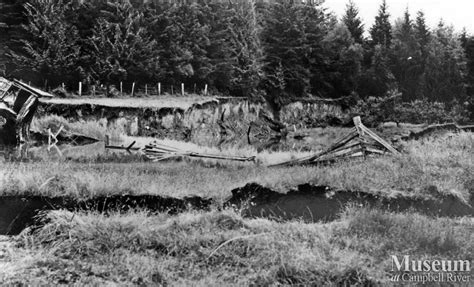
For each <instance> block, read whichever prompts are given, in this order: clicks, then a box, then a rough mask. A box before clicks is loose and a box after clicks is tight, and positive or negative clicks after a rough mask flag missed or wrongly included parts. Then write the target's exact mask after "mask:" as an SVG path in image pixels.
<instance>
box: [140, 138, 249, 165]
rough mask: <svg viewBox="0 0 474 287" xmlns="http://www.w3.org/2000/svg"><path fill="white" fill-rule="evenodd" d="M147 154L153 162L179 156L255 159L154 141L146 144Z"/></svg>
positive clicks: (145, 150)
mask: <svg viewBox="0 0 474 287" xmlns="http://www.w3.org/2000/svg"><path fill="white" fill-rule="evenodd" d="M144 152H145V156H146V157H147V158H148V159H150V160H152V161H153V162H157V161H162V160H166V159H172V158H179V157H194V158H203V159H218V160H230V161H241V162H246V161H247V162H249V161H252V162H253V161H255V156H251V157H240V156H225V155H215V154H205V153H198V152H193V151H184V150H180V149H178V148H175V147H171V146H168V145H164V144H159V143H156V142H154V143H152V144H149V145H146V146H145V149H144Z"/></svg>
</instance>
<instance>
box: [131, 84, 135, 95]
mask: <svg viewBox="0 0 474 287" xmlns="http://www.w3.org/2000/svg"><path fill="white" fill-rule="evenodd" d="M134 95H135V82H133V84H132V97H133V96H134Z"/></svg>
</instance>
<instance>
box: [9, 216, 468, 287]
mask: <svg viewBox="0 0 474 287" xmlns="http://www.w3.org/2000/svg"><path fill="white" fill-rule="evenodd" d="M43 221H44V224H45V225H44V226H42V227H40V228H39V229H35V230H25V231H24V232H23V233H22V234H21V235H20V236H18V237H16V238H15V241H16V242H17V247H16V248H14V249H12V250H10V253H7V254H9V255H8V256H6V259H7V260H11V263H10V264H11V266H10V268H8V269H5V270H4V272H3V274H2V275H3V282H6V283H9V284H10V283H11V284H14V283H22V284H25V283H26V284H33V285H36V284H80V285H83V284H99V285H103V284H124V285H129V284H144V285H150V284H158V285H167V284H172V285H194V286H222V285H252V284H254V285H269V284H270V285H271V284H285V285H286V284H289V285H295V284H303V285H317V286H323V285H327V284H329V285H354V284H360V285H371V284H383V283H388V282H389V279H390V275H391V274H393V272H392V271H391V264H392V262H391V257H390V256H391V255H397V256H403V255H406V254H409V255H410V257H411V258H413V259H414V260H424V259H428V260H434V259H438V260H440V259H450V260H452V259H453V258H456V259H463V260H471V261H472V260H473V259H474V253H473V250H474V249H473V248H472V242H473V234H474V225H473V223H472V221H471V220H469V219H466V220H464V219H461V220H459V219H447V218H430V217H426V216H422V215H419V214H413V213H399V214H397V213H389V212H386V211H381V210H369V209H366V208H353V207H350V208H348V209H347V210H346V211H345V212H344V213H343V214H342V215H341V218H340V219H339V220H337V221H335V222H332V223H328V224H318V223H312V224H307V223H302V222H298V221H293V222H286V223H278V222H274V221H270V220H266V219H244V218H242V217H241V216H240V215H239V214H238V213H235V212H233V211H211V212H205V213H196V212H192V213H184V214H180V215H177V216H169V215H166V214H157V215H149V214H146V213H143V212H130V213H127V214H121V215H119V214H113V215H110V216H106V215H103V214H97V213H94V212H89V213H70V212H65V211H53V212H50V213H48V214H46V215H45V216H44V218H43ZM464 275H465V274H464Z"/></svg>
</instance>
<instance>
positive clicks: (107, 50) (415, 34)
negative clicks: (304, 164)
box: [0, 0, 474, 120]
mask: <svg viewBox="0 0 474 287" xmlns="http://www.w3.org/2000/svg"><path fill="white" fill-rule="evenodd" d="M144 2H147V3H144ZM178 2H179V3H178ZM321 2H322V1H287V0H278V1H258V0H249V1H236V2H229V1H220V0H217V1H185V2H182V1H160V0H158V1H105V0H99V1H72V0H55V1H39V0H38V1H36V0H35V1H8V0H5V1H0V23H4V25H0V34H1V35H2V38H0V49H5V50H6V53H2V54H4V55H3V56H1V55H0V70H4V73H5V74H7V75H9V76H14V77H21V78H23V79H24V80H25V81H32V82H33V83H34V84H36V85H38V86H40V87H45V86H46V87H52V88H55V87H57V86H61V85H62V83H65V86H66V89H68V90H69V91H74V92H75V91H77V87H78V82H79V81H81V82H83V84H84V86H83V93H84V94H85V93H86V92H87V91H88V90H89V91H90V90H91V87H92V85H94V86H95V87H96V90H97V93H101V88H100V87H101V85H104V87H111V86H115V88H107V90H108V91H109V94H110V95H117V93H118V91H119V89H120V86H119V83H120V82H123V83H124V85H123V88H124V89H125V90H126V92H130V89H131V87H132V82H136V84H137V86H136V89H135V92H137V90H138V86H140V87H141V89H143V88H144V85H145V84H148V87H149V88H150V89H155V88H156V87H155V86H156V85H157V83H158V82H160V83H162V92H163V93H165V92H171V90H170V89H171V87H174V92H177V91H178V90H180V86H181V83H184V84H185V87H186V89H187V91H188V92H191V91H192V92H194V93H196V92H198V91H201V90H203V89H204V86H205V85H208V87H209V90H210V91H213V92H219V93H223V94H229V95H234V96H244V97H249V98H253V99H259V98H260V97H261V96H263V97H264V98H266V99H267V101H268V102H269V103H270V105H271V106H272V108H274V109H276V110H278V109H279V108H281V105H282V104H285V103H288V102H293V101H294V100H297V99H301V98H308V97H311V96H318V97H322V98H341V97H342V98H344V100H342V101H340V102H339V104H340V105H342V106H343V107H348V106H353V105H355V104H356V103H357V102H358V101H365V100H367V99H369V98H370V97H374V98H384V97H387V96H390V95H392V94H393V93H397V92H400V95H401V96H400V99H399V100H400V101H401V103H410V102H414V101H421V100H422V101H424V102H426V103H427V104H430V103H433V102H439V103H442V104H443V105H445V108H446V110H447V111H449V110H451V106H455V105H456V104H457V105H459V107H460V108H461V109H462V110H464V111H467V112H468V113H469V112H472V105H473V102H472V101H473V99H472V96H473V86H474V84H473V83H474V82H473V81H474V38H473V37H472V36H471V35H468V34H467V33H466V32H463V33H458V32H456V31H455V30H454V28H453V27H450V26H448V25H446V24H444V23H443V22H442V21H440V23H439V24H438V25H437V26H436V27H427V25H426V21H425V16H424V14H423V12H422V11H419V12H418V13H417V14H416V15H412V14H410V11H408V10H407V11H406V13H405V14H404V16H403V17H402V18H401V19H391V18H390V7H389V6H388V5H387V4H386V2H385V1H382V3H381V5H380V8H379V13H378V15H377V16H376V19H375V23H374V25H373V26H372V27H364V26H363V25H362V19H360V16H359V13H358V9H357V7H356V5H355V3H354V2H351V1H349V3H348V6H347V9H346V13H345V15H344V16H343V17H342V19H341V20H338V19H336V17H335V16H334V15H332V14H330V13H328V11H326V10H325V9H324V8H323V5H322V3H321ZM130 3H131V4H130ZM458 28H461V27H458ZM364 30H368V32H369V33H368V34H370V37H368V38H366V37H364V35H365V33H364ZM2 67H3V68H2ZM136 94H138V92H137V93H136ZM369 102H370V100H369ZM387 116H390V115H387ZM472 116H473V115H472V114H471V115H470V117H471V120H472Z"/></svg>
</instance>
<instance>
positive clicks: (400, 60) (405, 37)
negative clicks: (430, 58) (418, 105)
mask: <svg viewBox="0 0 474 287" xmlns="http://www.w3.org/2000/svg"><path fill="white" fill-rule="evenodd" d="M393 35H394V38H393V40H392V46H391V48H390V69H391V71H392V72H393V74H394V76H395V78H396V80H397V83H398V88H399V90H400V92H402V99H403V100H405V101H413V100H415V99H416V98H417V97H418V95H417V94H418V92H419V78H420V75H421V74H422V72H423V67H422V65H421V63H422V59H421V53H420V52H419V49H418V43H417V41H416V37H415V35H414V31H413V22H412V20H411V17H410V13H409V12H408V9H407V10H406V11H405V13H404V16H403V18H401V19H399V20H398V21H396V23H395V27H394V33H393Z"/></svg>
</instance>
